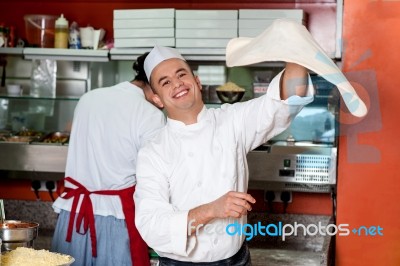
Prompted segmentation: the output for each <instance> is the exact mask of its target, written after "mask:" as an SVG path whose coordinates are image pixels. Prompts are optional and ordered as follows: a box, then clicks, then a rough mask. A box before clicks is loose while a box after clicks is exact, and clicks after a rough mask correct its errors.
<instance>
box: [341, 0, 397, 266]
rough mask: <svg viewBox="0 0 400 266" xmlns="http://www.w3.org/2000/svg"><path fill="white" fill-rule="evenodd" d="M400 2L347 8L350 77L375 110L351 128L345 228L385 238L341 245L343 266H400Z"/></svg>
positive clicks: (345, 152)
mask: <svg viewBox="0 0 400 266" xmlns="http://www.w3.org/2000/svg"><path fill="white" fill-rule="evenodd" d="M399 32H400V2H399V1H385V0H368V1H367V0H364V1H345V5H344V59H343V70H344V72H345V73H346V72H347V73H349V72H351V73H350V76H352V77H353V79H352V80H353V81H354V82H356V83H358V84H362V87H363V88H364V89H366V90H367V91H369V95H370V101H371V110H370V113H369V115H368V116H367V117H366V118H365V120H366V122H367V123H365V122H363V121H361V122H359V123H356V124H354V125H352V126H349V127H344V132H342V133H343V136H342V137H341V149H340V154H339V174H338V182H339V183H338V219H337V222H338V223H347V224H349V225H350V228H354V227H359V226H362V225H364V226H378V225H379V226H381V227H382V228H383V233H384V235H383V236H355V235H354V234H353V233H350V236H346V237H337V246H336V252H337V253H336V262H337V265H340V266H343V265H344V266H346V265H349V266H350V265H351V266H354V265H393V266H394V265H400V204H399V198H397V197H399V196H400V174H399V171H398V168H399V166H398V165H399V162H398V160H399V159H400V141H399V132H400V123H399V121H400V119H399V117H398V116H399V113H400V104H399V101H400V89H399V88H400V78H399V69H400V56H399V49H400V40H399V38H398V34H399Z"/></svg>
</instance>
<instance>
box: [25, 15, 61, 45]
mask: <svg viewBox="0 0 400 266" xmlns="http://www.w3.org/2000/svg"><path fill="white" fill-rule="evenodd" d="M56 19H57V17H56V16H51V15H25V16H24V20H25V32H26V39H27V40H28V43H29V45H30V46H34V47H41V48H53V47H54V33H55V22H56Z"/></svg>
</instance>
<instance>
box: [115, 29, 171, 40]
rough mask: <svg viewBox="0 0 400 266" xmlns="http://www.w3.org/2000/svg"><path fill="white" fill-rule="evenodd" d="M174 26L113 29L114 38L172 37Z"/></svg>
mask: <svg viewBox="0 0 400 266" xmlns="http://www.w3.org/2000/svg"><path fill="white" fill-rule="evenodd" d="M174 36H175V29H174V28H165V29H114V38H149V37H150V38H165V37H174Z"/></svg>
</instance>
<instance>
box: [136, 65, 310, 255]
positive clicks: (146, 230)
mask: <svg viewBox="0 0 400 266" xmlns="http://www.w3.org/2000/svg"><path fill="white" fill-rule="evenodd" d="M281 74H282V73H280V74H279V75H278V76H276V77H275V78H274V79H273V80H272V82H271V84H270V86H269V89H268V93H267V95H264V96H262V97H259V98H256V99H253V100H250V101H247V102H241V103H236V104H232V105H230V104H224V105H222V106H221V108H218V109H206V108H205V107H204V108H203V110H202V111H201V112H200V114H199V115H198V117H197V123H195V124H191V125H185V124H184V123H182V122H180V121H176V120H172V119H169V118H168V120H167V125H166V127H165V128H164V129H163V130H161V131H160V133H159V134H158V135H157V136H156V137H155V138H154V139H153V140H152V141H151V142H150V143H149V144H147V145H146V146H145V147H144V148H143V149H142V150H140V151H139V155H138V165H137V179H138V183H137V185H136V192H135V195H134V199H135V205H136V219H135V222H136V227H137V228H138V230H139V232H140V234H141V236H142V238H143V239H144V240H145V241H146V243H147V244H148V245H149V246H150V247H152V248H153V249H154V250H155V251H156V252H157V253H158V254H159V255H160V256H163V257H169V258H172V259H175V260H179V261H192V262H211V261H218V260H221V259H225V258H228V257H231V256H233V255H234V254H235V253H236V252H237V251H238V250H239V249H240V247H241V245H242V243H243V241H244V238H245V236H243V235H241V236H239V235H234V236H230V235H228V234H227V233H226V232H225V228H226V226H227V225H228V224H231V223H234V222H235V221H237V222H238V223H239V224H242V225H243V224H245V223H246V217H242V218H240V219H234V218H227V219H214V220H212V221H211V222H210V223H209V226H208V231H207V232H205V231H204V230H200V231H199V232H200V233H199V235H197V236H194V235H192V236H187V232H188V230H187V224H188V221H187V216H188V212H189V210H190V209H193V208H195V207H197V206H199V205H202V204H205V203H209V202H211V201H214V200H216V199H217V198H219V197H221V196H222V195H224V194H225V193H227V192H228V191H232V190H233V191H239V192H246V191H247V187H248V181H249V176H248V168H247V160H246V154H247V153H248V152H249V151H250V150H252V149H254V148H256V147H258V146H259V145H261V144H263V143H265V142H266V141H267V140H268V139H270V138H272V137H273V136H275V135H277V134H279V133H280V132H282V131H283V130H285V129H286V128H287V127H288V125H289V123H290V120H291V118H292V117H293V115H294V114H297V113H298V112H299V111H300V110H301V108H302V107H303V105H305V104H308V103H310V102H311V101H312V100H313V96H312V95H313V94H314V88H313V86H312V82H311V79H310V78H309V87H308V95H307V97H298V96H292V97H290V98H289V99H287V100H285V101H282V100H281V99H280V96H279V80H280V77H281ZM213 230H215V231H217V233H215V232H214V233H213ZM218 232H219V233H218Z"/></svg>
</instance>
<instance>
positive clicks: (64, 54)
mask: <svg viewBox="0 0 400 266" xmlns="http://www.w3.org/2000/svg"><path fill="white" fill-rule="evenodd" d="M23 54H24V58H25V59H53V60H65V61H89V62H107V61H110V58H109V57H108V54H109V50H87V49H54V48H24V50H23Z"/></svg>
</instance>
